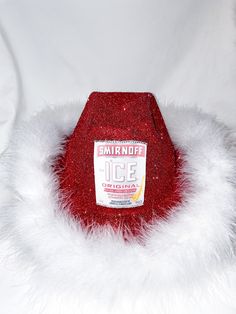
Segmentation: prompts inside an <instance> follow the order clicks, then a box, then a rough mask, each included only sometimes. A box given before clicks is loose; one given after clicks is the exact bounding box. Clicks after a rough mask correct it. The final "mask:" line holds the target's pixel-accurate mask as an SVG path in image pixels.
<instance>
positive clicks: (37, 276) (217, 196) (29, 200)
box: [1, 106, 236, 314]
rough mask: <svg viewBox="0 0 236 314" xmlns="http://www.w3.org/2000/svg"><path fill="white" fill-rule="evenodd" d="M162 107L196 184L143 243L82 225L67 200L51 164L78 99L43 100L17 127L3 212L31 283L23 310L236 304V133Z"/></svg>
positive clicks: (161, 310)
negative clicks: (69, 102)
mask: <svg viewBox="0 0 236 314" xmlns="http://www.w3.org/2000/svg"><path fill="white" fill-rule="evenodd" d="M163 114H164V116H165V119H166V123H167V126H168V129H169V132H170V135H171V137H172V139H173V142H174V143H175V145H176V147H178V148H179V149H181V150H182V151H183V152H184V154H185V157H184V158H185V164H184V175H185V176H186V177H187V179H188V180H189V182H190V183H191V191H189V192H188V193H186V195H185V200H184V202H183V204H181V206H179V207H178V208H175V209H173V211H172V214H171V215H170V217H169V218H168V219H167V220H166V221H162V222H159V223H156V224H154V225H153V226H152V228H150V231H149V232H148V233H147V234H146V235H145V243H146V245H145V246H143V245H141V244H139V243H137V242H136V241H132V242H130V243H127V242H124V241H123V239H122V237H121V236H119V235H117V234H114V232H112V230H110V229H109V228H106V229H105V230H97V231H96V232H94V234H93V235H86V234H85V232H83V231H82V230H81V228H80V226H79V225H78V223H76V222H73V221H72V219H71V218H69V217H66V215H65V214H64V211H63V210H62V208H61V207H62V206H63V205H62V204H60V203H59V199H58V195H57V180H56V177H55V175H54V174H53V173H52V170H51V168H50V166H51V164H52V163H53V160H54V158H55V156H57V155H58V153H59V152H60V151H61V149H62V148H63V139H64V137H65V136H66V135H68V134H70V133H71V132H72V130H73V128H74V126H75V124H76V122H77V120H78V116H79V110H78V107H75V106H65V108H56V109H55V110H51V109H50V110H46V111H44V112H42V113H41V114H39V115H37V116H36V117H34V118H33V119H32V120H31V121H30V122H28V123H26V124H25V125H23V126H21V127H20V128H19V129H17V130H16V131H15V133H14V134H13V140H12V142H11V144H10V147H9V149H8V150H7V151H6V153H5V154H4V156H3V157H2V159H1V160H2V161H1V167H2V174H5V175H2V177H4V178H2V185H3V187H4V189H5V192H4V193H3V194H2V196H1V216H2V219H3V229H2V231H3V233H4V235H6V237H7V239H8V241H9V242H10V245H9V250H10V252H11V256H12V254H13V255H14V257H15V259H16V261H18V262H19V261H20V266H19V265H18V267H19V269H21V272H22V274H23V278H24V280H25V283H26V282H27V285H28V286H29V289H30V290H29V291H27V293H26V294H25V295H24V302H25V304H26V305H25V307H24V310H23V311H22V314H23V313H24V314H25V313H34V314H36V313H45V314H49V313H50V314H53V313H55V314H59V313H63V314H64V313H65V314H72V313H78V314H95V313H96V314H100V313H101V314H108V313H110V314H113V313H114V314H131V313H132V314H144V313H147V314H152V313H158V314H167V313H173V314H177V313H181V314H185V313H186V314H187V313H188V314H192V313H198V314H199V313H207V314H210V313H214V314H216V313H222V314H223V313H224V314H225V313H226V314H228V313H236V301H235V300H234V299H235V291H236V278H235V277H236V269H235V268H236V267H235V265H236V259H235V253H234V248H235V225H234V224H235V208H236V206H235V202H236V193H235V166H236V159H235V156H236V154H235V146H234V145H235V140H234V138H233V136H232V134H231V132H230V131H229V130H228V129H227V128H226V127H224V126H222V125H221V124H219V123H217V122H215V121H214V119H212V118H211V117H210V116H208V115H205V114H201V113H199V112H197V111H196V110H187V109H176V108H174V107H168V108H163ZM22 302H23V301H22ZM17 313H21V312H17Z"/></svg>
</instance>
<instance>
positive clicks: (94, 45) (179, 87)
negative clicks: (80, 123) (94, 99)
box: [0, 0, 236, 150]
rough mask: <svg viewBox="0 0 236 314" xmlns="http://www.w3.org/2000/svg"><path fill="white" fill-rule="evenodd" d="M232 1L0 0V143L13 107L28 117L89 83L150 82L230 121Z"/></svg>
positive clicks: (81, 94)
mask: <svg viewBox="0 0 236 314" xmlns="http://www.w3.org/2000/svg"><path fill="white" fill-rule="evenodd" d="M234 5H235V1H234V0H215V1H213V0H206V1H196V0H181V1H180V0H177V1H172V0H149V1H143V0H128V1H127V0H119V1H118V0H117V1H110V0H101V1H91V0H86V1H76V0H61V1H57V0H40V1H39V0H38V1H36V0H33V1H32V0H0V23H1V30H2V32H4V37H5V39H4V38H0V69H1V72H0V123H1V124H0V134H1V139H0V150H2V149H3V147H4V146H5V145H6V143H7V139H8V136H9V132H10V130H11V127H12V122H13V121H14V117H15V114H16V111H17V110H18V111H17V117H18V118H21V117H23V118H24V117H26V116H27V115H30V114H32V113H34V112H36V111H38V110H40V109H41V108H42V107H44V106H45V105H47V104H61V103H66V102H67V101H70V100H77V99H82V100H84V101H85V100H86V98H87V96H88V94H89V93H90V92H91V91H93V90H99V91H111V90H115V91H151V92H153V93H154V94H155V95H156V96H157V97H158V99H159V100H160V101H162V102H169V101H171V102H174V103H176V104H177V105H188V106H192V105H198V106H200V107H201V108H203V109H204V110H206V111H210V112H213V113H215V114H217V115H218V117H219V118H220V119H221V120H223V121H225V122H226V123H228V124H229V125H232V126H236V106H235V102H236V88H235V86H236V73H235V70H236V62H235V58H236V57H235V56H236V53H235V41H236V31H235V25H234V20H233V15H234V10H233V7H234ZM4 40H5V41H7V47H6V45H4V44H3V41H4ZM9 48H10V51H9ZM17 72H18V87H19V84H20V91H21V96H22V97H21V99H19V93H18V87H17V84H16V82H17V81H16V77H17ZM17 106H18V107H19V108H18V109H17Z"/></svg>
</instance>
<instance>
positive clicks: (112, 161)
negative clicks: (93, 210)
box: [94, 141, 147, 208]
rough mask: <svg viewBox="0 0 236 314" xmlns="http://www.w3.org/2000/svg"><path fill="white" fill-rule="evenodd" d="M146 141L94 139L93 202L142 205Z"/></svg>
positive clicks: (112, 204)
mask: <svg viewBox="0 0 236 314" xmlns="http://www.w3.org/2000/svg"><path fill="white" fill-rule="evenodd" d="M146 155H147V144H146V143H144V142H139V141H95V142H94V176H95V190H96V204H97V205H101V206H105V207H112V208H130V207H137V206H142V205H143V203H144V192H145V182H146Z"/></svg>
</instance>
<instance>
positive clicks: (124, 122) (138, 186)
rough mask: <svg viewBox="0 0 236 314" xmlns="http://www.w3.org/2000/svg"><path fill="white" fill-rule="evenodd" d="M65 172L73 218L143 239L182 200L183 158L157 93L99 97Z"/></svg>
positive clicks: (63, 161) (93, 99)
mask: <svg viewBox="0 0 236 314" xmlns="http://www.w3.org/2000/svg"><path fill="white" fill-rule="evenodd" d="M122 158H123V159H122ZM137 158H139V159H137ZM123 160H126V161H127V160H128V162H126V163H125V162H124V163H123ZM96 163H98V164H96ZM139 163H142V166H140V167H142V169H141V168H140V169H141V170H140V169H139V170H140V171H141V172H140V171H139V170H138V169H136V167H139ZM103 165H104V167H103ZM110 165H111V167H110ZM59 166H60V171H58V175H59V182H60V189H61V190H62V193H63V195H64V198H65V199H66V201H67V204H69V206H68V208H69V212H70V214H71V215H73V216H74V217H75V218H76V219H79V221H80V222H81V223H82V225H83V226H87V227H89V226H92V225H100V226H103V225H107V224H110V225H111V226H113V228H115V229H117V228H122V229H124V230H126V231H129V232H132V233H133V234H137V233H139V231H140V230H141V227H142V226H143V224H145V223H149V222H152V221H153V220H154V219H160V218H163V217H166V216H167V214H168V212H169V210H170V208H171V207H173V206H174V205H175V204H177V203H178V202H179V201H180V198H181V197H180V188H179V186H180V184H179V179H178V177H179V171H180V165H179V158H178V153H177V152H176V150H175V148H174V145H173V143H172V141H171V139H170V136H169V134H168V131H167V128H166V126H165V122H164V120H163V117H162V115H161V112H160V110H159V108H158V106H157V103H156V100H155V98H154V96H153V95H152V94H151V93H121V92H109V93H102V92H93V93H92V94H91V95H90V96H89V99H88V101H87V103H86V105H85V108H84V110H83V112H82V114H81V117H80V119H79V121H78V124H77V126H76V128H75V129H74V132H73V133H72V134H71V136H70V137H69V138H68V139H67V142H66V145H65V151H64V154H63V156H62V157H61V158H60V161H59ZM96 167H97V168H96ZM127 169H128V170H127ZM136 170H137V171H136ZM99 171H100V172H99ZM112 171H113V172H112ZM138 171H139V172H138ZM140 173H143V175H140ZM103 176H104V180H103ZM112 176H113V179H111V177H112ZM126 176H128V179H127V178H126ZM141 177H142V178H141ZM105 178H106V179H105ZM105 180H107V181H109V180H110V181H112V180H113V181H112V182H110V183H109V182H108V183H107V182H105ZM126 180H128V181H130V182H128V181H127V182H128V183H127V182H126ZM135 180H136V181H135ZM137 180H138V181H137ZM115 181H116V182H115ZM96 184H97V185H99V184H100V186H96ZM104 195H105V196H104Z"/></svg>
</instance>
